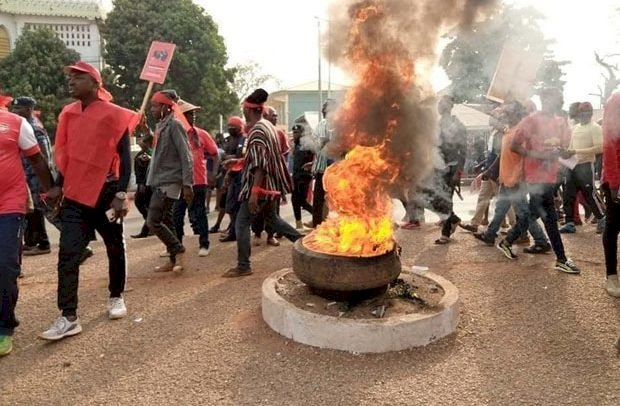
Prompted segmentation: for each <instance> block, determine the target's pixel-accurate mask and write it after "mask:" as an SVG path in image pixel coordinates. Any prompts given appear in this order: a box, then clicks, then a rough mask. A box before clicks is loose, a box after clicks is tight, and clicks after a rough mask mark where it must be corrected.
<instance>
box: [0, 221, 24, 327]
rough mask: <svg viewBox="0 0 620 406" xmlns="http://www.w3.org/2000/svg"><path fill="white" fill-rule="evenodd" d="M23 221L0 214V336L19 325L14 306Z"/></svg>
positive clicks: (19, 268) (19, 267)
mask: <svg viewBox="0 0 620 406" xmlns="http://www.w3.org/2000/svg"><path fill="white" fill-rule="evenodd" d="M23 221H24V215H23V214H0V241H1V243H0V335H9V336H10V335H13V329H14V328H15V327H17V326H18V325H19V322H18V321H17V319H16V318H15V305H16V304H17V297H18V293H19V291H18V289H17V277H18V276H19V272H20V270H21V266H20V258H19V257H20V249H21V243H22V232H23Z"/></svg>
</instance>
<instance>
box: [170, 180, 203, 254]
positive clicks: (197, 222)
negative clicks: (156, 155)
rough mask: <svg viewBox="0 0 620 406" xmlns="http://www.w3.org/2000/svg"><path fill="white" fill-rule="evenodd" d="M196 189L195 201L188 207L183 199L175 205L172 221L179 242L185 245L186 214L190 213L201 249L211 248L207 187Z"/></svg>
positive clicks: (200, 186)
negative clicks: (206, 201) (206, 200)
mask: <svg viewBox="0 0 620 406" xmlns="http://www.w3.org/2000/svg"><path fill="white" fill-rule="evenodd" d="M193 189H194V199H193V200H192V204H190V205H188V204H187V202H186V201H185V200H183V199H180V200H177V201H176V202H175V203H174V209H173V215H172V219H173V222H174V230H175V231H176V234H177V238H178V240H179V241H180V242H181V243H183V235H184V234H185V233H184V232H183V227H184V226H185V212H186V211H187V212H188V213H189V222H190V224H191V225H192V230H193V231H194V234H198V236H199V244H200V248H207V249H208V248H209V220H208V219H207V208H206V206H205V199H206V198H207V185H196V186H194V187H193Z"/></svg>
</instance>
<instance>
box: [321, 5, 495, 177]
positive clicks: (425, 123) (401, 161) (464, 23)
mask: <svg viewBox="0 0 620 406" xmlns="http://www.w3.org/2000/svg"><path fill="white" fill-rule="evenodd" d="M496 3H497V0H344V1H343V0H338V1H333V3H332V5H331V6H330V10H329V18H330V32H329V38H326V39H327V40H328V41H329V46H328V47H326V49H327V50H328V53H329V55H328V56H329V58H330V60H331V61H332V62H333V63H335V64H336V65H338V66H340V67H341V68H342V69H344V70H345V71H347V72H349V73H350V74H351V75H353V77H354V78H355V81H356V84H355V86H354V87H353V88H352V89H351V90H350V91H349V93H348V94H347V98H346V100H345V101H344V102H343V104H342V105H340V107H339V109H338V111H336V112H335V114H334V124H333V126H334V130H335V131H334V137H333V138H332V141H331V142H330V143H329V144H328V147H327V148H328V153H329V154H330V155H331V156H333V157H340V156H342V155H343V154H344V153H346V152H347V151H350V150H351V149H352V148H353V147H354V146H356V145H361V146H378V145H382V144H383V145H384V146H385V151H386V154H387V157H386V159H388V160H389V161H391V162H392V163H393V164H394V166H395V167H396V168H399V173H398V176H397V177H396V179H394V178H391V179H389V183H394V181H395V183H396V184H400V185H401V186H403V187H405V188H407V187H411V186H412V185H415V184H418V183H419V182H420V180H421V179H422V178H424V177H425V176H426V174H428V172H429V170H430V169H431V168H432V166H433V160H434V155H435V154H436V152H435V151H436V150H435V147H436V145H435V144H436V141H435V140H436V133H437V113H436V99H435V95H434V93H433V91H432V87H431V84H430V76H431V73H432V71H433V69H434V67H435V65H436V62H437V51H438V49H437V47H438V43H439V39H440V37H441V36H442V35H444V34H446V33H448V32H454V30H459V29H466V28H468V27H469V26H470V25H471V24H472V23H473V22H475V21H476V20H478V19H480V18H482V17H483V16H484V15H485V14H487V13H489V12H490V11H492V10H493V8H494V6H495V5H496Z"/></svg>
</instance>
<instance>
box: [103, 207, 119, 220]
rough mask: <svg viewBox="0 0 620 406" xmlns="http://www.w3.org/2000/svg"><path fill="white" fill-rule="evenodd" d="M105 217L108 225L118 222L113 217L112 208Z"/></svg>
mask: <svg viewBox="0 0 620 406" xmlns="http://www.w3.org/2000/svg"><path fill="white" fill-rule="evenodd" d="M105 215H106V217H107V218H108V221H109V222H110V223H114V222H116V221H118V219H117V218H115V217H114V209H112V208H110V209H109V210H108V211H106V212H105Z"/></svg>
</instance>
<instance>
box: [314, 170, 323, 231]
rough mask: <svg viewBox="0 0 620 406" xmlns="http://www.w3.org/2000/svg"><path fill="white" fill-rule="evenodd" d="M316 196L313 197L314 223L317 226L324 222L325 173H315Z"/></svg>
mask: <svg viewBox="0 0 620 406" xmlns="http://www.w3.org/2000/svg"><path fill="white" fill-rule="evenodd" d="M312 193H313V194H314V197H313V199H312V225H313V226H314V227H317V226H318V225H319V224H321V223H322V222H323V210H324V208H325V189H323V173H317V174H315V175H314V190H313V191H312Z"/></svg>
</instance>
